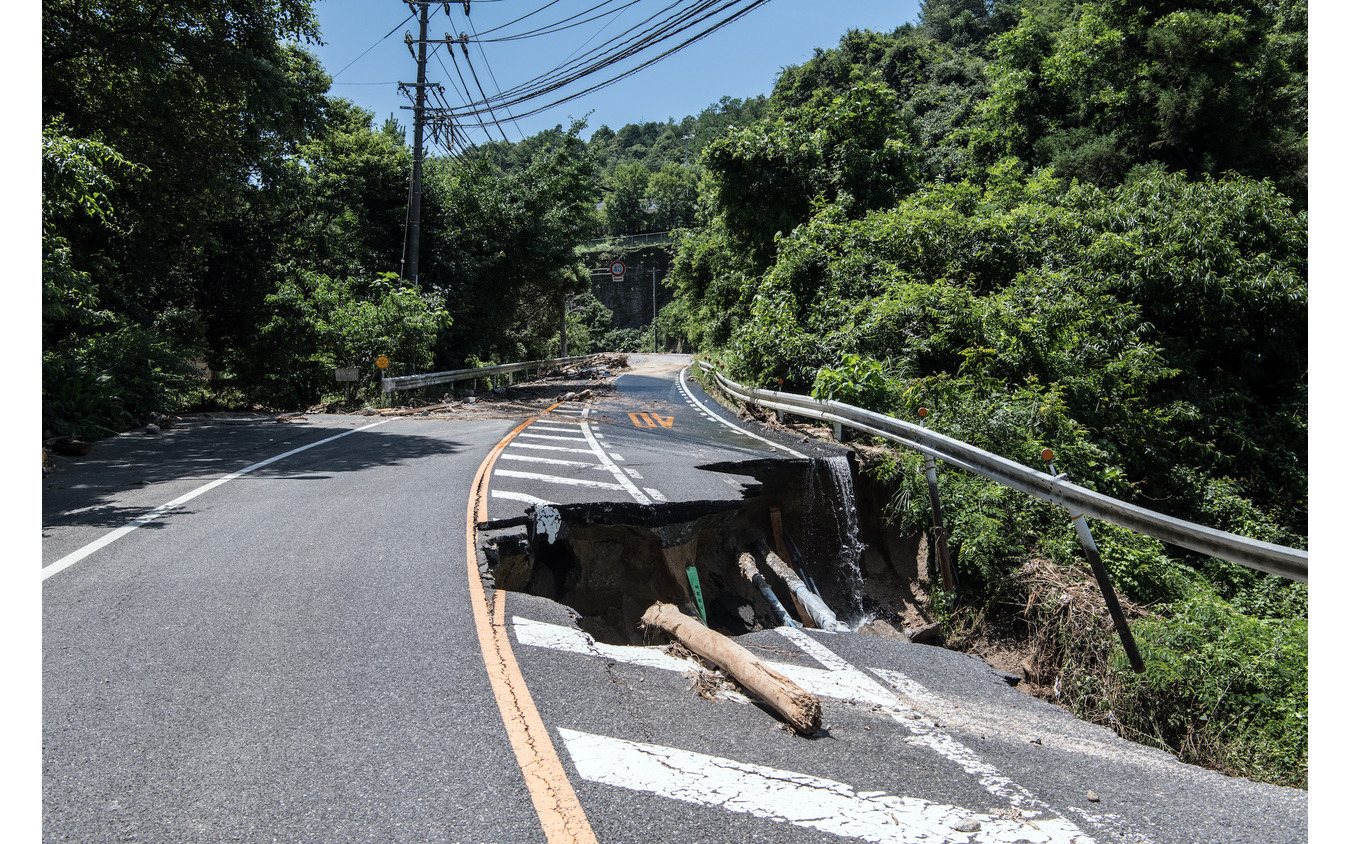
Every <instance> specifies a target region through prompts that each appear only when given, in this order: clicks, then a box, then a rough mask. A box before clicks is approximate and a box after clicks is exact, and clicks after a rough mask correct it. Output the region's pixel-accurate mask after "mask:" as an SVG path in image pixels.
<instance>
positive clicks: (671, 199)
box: [645, 164, 698, 231]
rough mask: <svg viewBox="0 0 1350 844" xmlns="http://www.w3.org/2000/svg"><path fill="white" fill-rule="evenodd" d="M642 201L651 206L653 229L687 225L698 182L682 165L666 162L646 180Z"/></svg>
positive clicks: (691, 219) (666, 229)
mask: <svg viewBox="0 0 1350 844" xmlns="http://www.w3.org/2000/svg"><path fill="white" fill-rule="evenodd" d="M645 204H646V205H647V206H648V207H650V208H654V209H655V210H654V211H653V212H652V223H651V224H652V227H653V228H655V229H656V230H657V231H668V230H670V229H674V228H680V227H682V226H688V225H691V224H692V223H693V222H694V212H695V210H696V209H697V207H698V181H697V180H696V178H695V176H694V173H693V171H692V170H691V169H690V168H688V167H685V166H684V165H682V164H667V165H666V166H664V167H662V168H661V169H660V170H658V171H657V172H655V173H653V174H652V176H651V179H649V180H648V182H647V193H646V198H645Z"/></svg>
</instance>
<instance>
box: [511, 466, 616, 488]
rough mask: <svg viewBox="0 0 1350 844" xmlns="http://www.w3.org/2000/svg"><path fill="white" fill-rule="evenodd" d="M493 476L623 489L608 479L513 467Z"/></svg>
mask: <svg viewBox="0 0 1350 844" xmlns="http://www.w3.org/2000/svg"><path fill="white" fill-rule="evenodd" d="M492 474H493V476H494V477H499V478H521V479H523V480H527V481H539V482H540V483H545V484H566V485H567V486H584V487H590V488H591V489H623V487H622V486H620V485H619V484H612V483H609V482H608V481H592V480H587V479H586V478H560V477H558V476H557V475H544V474H540V473H539V472H517V471H515V470H514V469H498V470H496V471H495V472H493V473H492Z"/></svg>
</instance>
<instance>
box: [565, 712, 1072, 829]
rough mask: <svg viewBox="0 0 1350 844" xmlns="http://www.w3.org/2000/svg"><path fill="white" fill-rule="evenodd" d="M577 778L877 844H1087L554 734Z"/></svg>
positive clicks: (740, 765)
mask: <svg viewBox="0 0 1350 844" xmlns="http://www.w3.org/2000/svg"><path fill="white" fill-rule="evenodd" d="M558 734H559V735H560V736H561V737H562V740H563V743H564V745H565V746H566V747H567V752H568V753H569V754H570V755H571V757H572V763H573V764H574V765H575V766H576V769H577V773H578V774H580V775H581V777H582V778H583V779H586V780H589V781H591V782H597V783H602V784H604V785H610V786H615V787H617V788H626V789H628V790H630V791H640V792H646V793H648V794H656V795H658V796H661V797H666V798H669V799H672V800H679V801H681V802H684V803H693V804H695V805H699V806H712V807H719V808H722V809H726V810H727V811H731V812H738V813H742V814H748V815H754V816H755V817H757V818H764V819H767V820H771V821H776V822H778V823H786V824H792V825H793V826H800V827H805V828H807V829H815V830H819V831H821V832H827V833H830V834H832V835H838V836H841V837H844V838H854V839H861V840H863V841H871V842H876V844H957V842H961V844H1013V842H1019V844H1085V842H1087V841H1090V840H1091V839H1088V838H1087V836H1085V835H1083V833H1082V831H1081V830H1079V829H1078V827H1076V826H1074V824H1073V823H1071V822H1069V821H1067V820H1064V819H1063V818H1047V819H1037V820H1034V821H1023V820H1020V819H1019V820H1009V819H1006V818H1000V817H998V816H996V815H992V814H986V813H982V812H973V811H970V810H969V809H963V808H961V807H959V806H947V805H943V804H941V803H933V802H930V801H928V800H920V799H918V798H915V797H897V796H894V795H890V794H886V793H885V792H878V791H872V792H861V793H860V792H857V791H855V790H854V789H853V787H852V786H850V785H847V784H845V783H842V782H838V781H835V780H829V779H824V778H822V777H815V776H811V775H809V774H801V773H796V772H794V771H784V770H781V769H778V768H770V767H767V766H765V765H751V764H748V763H745V762H737V761H734V760H731V759H724V758H721V757H718V756H709V755H706V754H703V753H693V752H691V751H687V750H677V749H675V748H672V747H662V746H660V745H656V744H644V743H640V742H634V741H625V740H623V739H616V738H609V737H606V736H598V735H594V734H591V733H583V732H578V731H576V730H568V729H559V730H558Z"/></svg>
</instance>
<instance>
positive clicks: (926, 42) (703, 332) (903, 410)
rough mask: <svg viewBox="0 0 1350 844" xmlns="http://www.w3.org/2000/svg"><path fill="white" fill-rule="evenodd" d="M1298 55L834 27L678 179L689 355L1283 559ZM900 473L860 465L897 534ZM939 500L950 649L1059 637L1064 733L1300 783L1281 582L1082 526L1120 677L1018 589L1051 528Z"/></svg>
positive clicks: (1294, 344) (1303, 628) (1055, 536)
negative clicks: (1094, 557) (888, 492)
mask: <svg viewBox="0 0 1350 844" xmlns="http://www.w3.org/2000/svg"><path fill="white" fill-rule="evenodd" d="M1306 55H1307V48H1306V4H1304V3H1296V2H1286V3H1257V2H1241V0H1233V1H1232V2H1208V3H1197V2H1190V3H1186V2H1172V3H1169V2H1142V3H1141V2H1129V3H1125V2H1106V3H1090V4H1089V3H1073V2H1065V0H1025V2H1021V3H1014V2H1006V3H1000V2H995V3H992V4H991V3H986V2H981V1H980V0H945V1H939V0H935V2H927V3H924V4H923V5H922V16H921V20H920V22H919V25H918V26H905V27H901V28H899V29H897V30H896V31H894V32H892V33H889V34H882V33H873V32H853V33H850V34H848V35H847V36H846V37H845V38H844V39H843V40H842V41H841V43H840V44H839V46H838V47H837V48H835V49H832V50H821V51H818V52H817V54H816V56H815V57H814V58H813V59H812V60H811V61H809V62H807V63H806V64H804V65H802V66H800V67H796V68H789V69H787V70H786V71H784V72H783V74H782V75H781V76H780V78H779V80H778V84H777V87H776V89H775V90H774V93H773V96H772V97H771V98H770V100H769V107H768V110H767V113H766V114H765V116H764V117H763V118H762V119H760V120H758V121H756V122H754V123H752V124H749V125H746V126H743V127H740V128H738V129H736V130H733V131H731V132H729V133H728V134H727V135H726V136H724V137H723V138H721V139H719V140H718V141H716V142H715V143H713V144H711V145H710V146H709V148H708V149H707V150H706V152H705V153H704V155H703V157H702V158H701V164H702V165H703V167H704V168H705V173H704V175H703V184H704V193H703V203H702V205H701V206H700V214H701V219H700V223H701V225H700V226H698V227H697V228H694V229H691V230H690V231H688V232H687V233H685V235H684V237H683V239H682V243H681V246H680V249H679V253H678V255H677V258H676V265H675V272H674V274H673V277H674V281H675V283H676V284H677V285H678V288H679V297H680V301H679V305H680V308H681V310H682V312H683V313H684V314H686V315H687V317H686V320H685V327H686V330H687V332H688V335H689V337H690V338H691V339H692V340H693V341H694V342H695V343H696V344H697V345H699V346H700V347H702V348H704V349H705V350H708V351H710V352H711V353H712V354H714V355H715V356H717V357H718V359H719V360H720V361H721V362H722V363H723V364H724V365H725V366H726V368H727V370H728V372H729V374H731V375H732V376H733V377H735V378H736V380H739V381H741V382H742V383H745V384H748V385H751V386H757V387H769V386H773V385H776V384H777V383H778V382H779V379H782V383H783V384H784V388H785V389H790V390H795V391H798V392H811V393H813V394H814V395H816V396H818V397H822V398H834V399H840V400H843V401H846V402H849V403H851V404H855V405H859V406H862V407H867V408H870V409H872V410H876V411H881V412H885V413H892V414H894V415H896V416H898V417H900V418H904V419H909V420H911V421H916V420H917V419H918V416H917V411H918V409H919V408H920V407H926V408H929V409H931V410H932V411H933V416H932V417H931V419H932V422H931V425H932V427H933V428H934V429H935V430H938V431H941V432H943V433H946V434H950V435H952V436H956V437H958V438H960V439H963V440H965V441H967V442H970V443H973V444H974V445H977V446H980V447H982V448H985V449H988V450H990V451H993V452H995V453H997V454H1001V455H1004V456H1006V457H1009V458H1012V459H1014V460H1018V461H1020V462H1022V463H1024V464H1027V465H1033V466H1040V465H1043V464H1041V462H1040V457H1039V455H1040V452H1041V450H1042V449H1043V448H1046V447H1048V448H1051V449H1053V451H1054V453H1055V455H1056V464H1057V466H1058V468H1059V469H1060V470H1066V471H1068V472H1070V473H1071V475H1072V477H1073V479H1074V481H1075V482H1076V483H1079V484H1082V485H1084V486H1086V487H1088V488H1091V489H1096V490H1099V491H1101V492H1104V493H1106V494H1109V495H1112V496H1115V497H1119V498H1122V499H1125V500H1128V501H1132V502H1135V503H1138V504H1140V505H1142V506H1145V507H1148V508H1150V509H1154V510H1159V511H1162V512H1165V513H1168V514H1170V515H1173V516H1177V517H1179V518H1183V519H1187V520H1191V521H1195V522H1199V523H1201V524H1205V525H1209V526H1213V527H1217V528H1220V529H1223V530H1227V531H1232V532H1234V533H1238V534H1242V535H1244V536H1250V537H1255V538H1259V539H1263V540H1267V541H1270V542H1275V543H1279V544H1284V545H1292V546H1295V547H1306V542H1307V540H1306V536H1307V488H1308V487H1307V482H1308V475H1307V472H1308V469H1307V466H1308V451H1307V406H1308V402H1307V371H1308V358H1307V306H1308V302H1307V294H1308V285H1307V282H1308V268H1307V231H1308V221H1307V212H1306V210H1305V209H1306V198H1307V170H1306V131H1307V123H1306V115H1307V69H1306ZM918 470H919V459H918V457H917V456H916V455H913V454H905V453H898V452H897V453H894V454H893V456H892V457H890V458H889V459H886V460H883V461H881V462H880V463H879V464H877V465H874V466H873V468H872V471H873V472H874V474H876V475H877V476H878V478H879V479H880V480H882V481H883V482H885V483H888V484H890V485H891V488H892V490H893V493H894V498H893V502H894V503H893V506H892V508H891V511H890V513H889V517H890V518H891V519H892V520H893V522H894V523H895V524H896V525H897V526H900V527H902V528H904V529H908V530H913V531H921V530H924V529H925V527H926V526H927V525H928V523H929V514H928V507H927V491H926V488H925V487H924V485H923V481H922V478H921V476H920V475H919V473H918ZM941 488H942V490H941V491H942V498H943V500H944V502H945V503H946V506H947V509H948V528H949V531H950V539H949V543H950V545H951V549H952V554H953V557H954V564H955V566H956V569H957V572H958V581H959V588H958V590H957V593H956V594H954V595H938V596H937V599H938V603H939V605H940V610H941V612H942V614H943V615H944V618H945V620H946V621H947V622H948V627H949V629H951V630H956V629H960V628H961V627H962V626H963V622H965V623H969V621H970V620H972V619H975V618H979V619H981V620H982V621H983V623H984V625H985V626H987V627H989V628H992V629H1001V630H1004V631H1005V632H1007V634H1008V635H1010V636H1012V637H1014V638H1017V637H1029V636H1039V637H1040V638H1042V639H1046V638H1047V636H1048V638H1049V639H1050V640H1057V637H1058V641H1056V645H1055V647H1054V650H1055V654H1054V658H1055V664H1054V665H1052V666H1050V668H1049V670H1048V672H1043V673H1048V676H1049V677H1050V678H1057V679H1058V680H1059V681H1060V682H1058V683H1055V686H1054V687H1055V689H1056V692H1055V694H1056V696H1057V697H1058V699H1060V700H1061V701H1064V702H1066V703H1068V704H1070V705H1072V706H1074V707H1075V708H1076V709H1077V710H1078V711H1079V712H1080V714H1082V715H1083V716H1085V717H1088V718H1091V719H1093V720H1097V721H1099V722H1101V723H1103V724H1108V725H1110V726H1112V727H1114V728H1115V729H1117V730H1119V731H1120V732H1122V733H1123V734H1125V735H1128V736H1130V737H1131V738H1136V739H1139V740H1143V741H1147V742H1150V743H1154V744H1156V745H1158V746H1160V747H1165V748H1168V749H1171V750H1173V751H1175V752H1178V753H1179V754H1180V755H1181V756H1182V758H1185V759H1188V760H1191V761H1197V762H1201V763H1203V764H1208V765H1211V766H1214V767H1217V768H1220V769H1222V770H1227V771H1230V772H1235V773H1240V774H1242V775H1245V776H1249V777H1253V778H1257V779H1265V780H1269V781H1272V782H1278V783H1283V784H1291V785H1306V777H1307V767H1306V766H1307V590H1306V588H1305V587H1304V586H1302V585H1300V584H1295V583H1290V582H1288V581H1283V580H1281V579H1279V578H1277V577H1275V576H1268V575H1261V574H1257V573H1254V572H1251V571H1248V570H1245V569H1241V568H1239V567H1238V566H1236V565H1233V564H1229V563H1225V562H1221V561H1217V560H1212V559H1204V558H1200V557H1198V556H1197V555H1194V554H1189V553H1186V552H1183V551H1181V550H1180V549H1176V548H1170V547H1165V546H1163V545H1162V544H1161V543H1159V542H1157V541H1155V540H1152V539H1149V538H1147V537H1143V536H1139V535H1135V534H1132V533H1130V532H1128V531H1124V530H1119V529H1115V528H1113V527H1112V526H1110V525H1105V524H1101V525H1095V526H1094V528H1093V529H1094V531H1095V532H1096V534H1097V540H1098V543H1099V544H1100V545H1101V547H1102V551H1103V557H1104V558H1105V560H1106V563H1107V566H1108V568H1109V569H1110V570H1111V574H1112V576H1113V579H1114V581H1115V583H1116V584H1117V586H1118V588H1119V589H1120V590H1121V591H1122V592H1123V593H1124V595H1125V596H1126V597H1127V598H1128V599H1130V600H1132V601H1133V602H1136V603H1137V604H1140V605H1143V606H1145V607H1147V618H1145V619H1142V620H1140V621H1138V622H1137V636H1138V638H1139V640H1140V643H1141V649H1142V650H1143V653H1144V658H1145V661H1146V663H1147V665H1148V670H1147V672H1146V673H1144V674H1143V675H1139V676H1135V675H1134V674H1133V673H1132V672H1130V671H1129V669H1128V667H1127V666H1126V664H1125V661H1124V658H1123V653H1122V652H1121V649H1120V646H1119V645H1118V644H1116V643H1113V642H1112V640H1111V639H1112V636H1113V633H1112V632H1111V631H1110V629H1109V627H1107V626H1105V625H1102V624H1098V625H1096V626H1092V625H1087V626H1084V625H1081V624H1079V623H1077V622H1071V620H1070V619H1068V618H1067V617H1066V616H1064V615H1063V613H1056V612H1053V611H1052V610H1053V608H1054V607H1056V606H1059V607H1060V608H1061V609H1063V608H1064V607H1065V606H1067V603H1057V602H1060V601H1061V600H1062V601H1064V602H1067V596H1066V595H1065V593H1064V592H1063V591H1062V590H1060V591H1058V592H1057V591H1056V590H1049V591H1042V592H1040V593H1039V594H1035V595H1033V594H1029V589H1028V583H1027V580H1026V578H1025V576H1024V575H1025V573H1026V572H1027V571H1029V570H1030V568H1029V567H1034V566H1036V565H1041V564H1044V563H1047V562H1048V563H1050V564H1052V565H1054V566H1062V567H1085V564H1084V563H1083V562H1082V551H1081V549H1080V548H1079V547H1078V542H1077V539H1076V537H1075V535H1074V532H1073V530H1072V528H1071V527H1070V524H1069V520H1068V518H1067V514H1065V513H1064V512H1063V511H1062V510H1059V509H1058V508H1054V507H1051V506H1049V505H1045V504H1042V503H1040V502H1036V501H1033V500H1030V499H1028V498H1026V497H1025V496H1021V495H1020V494H1017V493H1013V492H1011V491H1009V490H1007V489H1004V488H1001V487H999V486H998V485H996V484H993V483H992V482H986V481H983V480H981V479H979V478H976V477H972V476H967V475H965V474H963V473H961V472H958V471H949V472H946V473H943V475H942V479H941ZM1038 601H1039V602H1041V604H1040V605H1039V606H1038V605H1037V602H1038ZM1045 602H1048V607H1049V609H1042V607H1044V606H1047V605H1046V603H1045ZM1045 625H1050V632H1049V633H1048V634H1047V632H1046V630H1045V629H1043V628H1044V627H1045ZM1064 637H1074V638H1073V640H1071V641H1063V639H1064Z"/></svg>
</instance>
